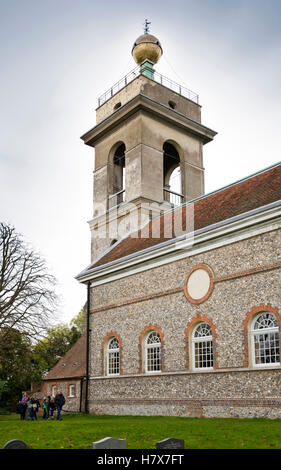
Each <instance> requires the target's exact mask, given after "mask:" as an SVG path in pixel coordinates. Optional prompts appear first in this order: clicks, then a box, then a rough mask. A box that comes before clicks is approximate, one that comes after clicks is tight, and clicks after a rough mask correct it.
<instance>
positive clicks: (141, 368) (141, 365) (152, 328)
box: [139, 323, 165, 374]
mask: <svg viewBox="0 0 281 470" xmlns="http://www.w3.org/2000/svg"><path fill="white" fill-rule="evenodd" d="M149 331H157V333H158V334H159V336H160V340H161V372H164V371H165V361H164V353H165V349H164V344H165V343H164V333H163V331H162V329H161V327H160V326H158V325H156V324H152V323H150V324H149V325H148V326H146V327H145V328H144V329H143V330H142V332H141V334H140V336H139V373H140V374H142V373H144V372H145V370H144V363H145V361H144V357H143V341H144V337H145V336H146V335H147V334H148V332H149Z"/></svg>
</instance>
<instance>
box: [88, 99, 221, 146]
mask: <svg viewBox="0 0 281 470" xmlns="http://www.w3.org/2000/svg"><path fill="white" fill-rule="evenodd" d="M137 112H146V113H148V114H150V115H153V116H155V117H156V118H158V119H159V118H160V119H162V120H164V121H166V122H169V124H172V125H174V126H176V127H180V128H181V129H184V130H185V131H186V133H187V134H192V135H195V136H196V137H197V138H198V139H199V140H201V141H202V142H203V144H206V143H207V142H210V141H211V140H213V138H214V137H215V135H216V134H217V133H216V132H215V131H213V130H212V129H210V128H208V127H206V126H203V125H202V124H200V123H199V122H196V121H194V120H192V119H190V118H188V117H187V116H185V115H184V114H182V113H179V112H178V111H175V110H173V109H171V108H169V107H168V106H165V105H163V104H161V103H158V102H157V101H155V100H153V99H151V98H149V97H147V96H145V95H142V94H139V95H137V96H135V97H134V98H132V99H131V100H129V101H128V102H127V103H125V104H124V105H123V106H122V108H120V110H119V111H118V112H115V113H112V114H110V115H109V116H108V117H106V118H105V119H104V120H103V121H101V122H99V123H98V124H97V125H96V126H95V127H93V128H92V129H90V130H89V131H88V132H86V133H85V134H83V135H82V136H81V139H82V140H83V141H84V143H85V144H86V145H90V146H92V147H94V144H95V143H96V142H97V140H99V139H100V138H102V137H104V136H105V135H106V134H107V133H109V132H111V131H112V129H114V128H115V127H116V126H118V125H119V124H121V123H124V120H125V119H127V118H128V117H130V116H132V115H134V114H136V113H137Z"/></svg>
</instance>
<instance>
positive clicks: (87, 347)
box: [84, 281, 91, 414]
mask: <svg viewBox="0 0 281 470" xmlns="http://www.w3.org/2000/svg"><path fill="white" fill-rule="evenodd" d="M90 293H91V282H90V281H89V282H88V284H87V331H86V335H87V336H86V390H85V410H84V413H85V414H87V413H88V390H89V339H90Z"/></svg>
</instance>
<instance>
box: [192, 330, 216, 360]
mask: <svg viewBox="0 0 281 470" xmlns="http://www.w3.org/2000/svg"><path fill="white" fill-rule="evenodd" d="M192 355H193V368H194V369H210V368H212V367H213V363H214V357H213V337H212V330H211V327H210V325H208V323H199V325H197V326H196V327H195V329H194V330H193V334H192Z"/></svg>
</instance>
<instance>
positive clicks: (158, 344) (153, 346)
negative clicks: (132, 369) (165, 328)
mask: <svg viewBox="0 0 281 470" xmlns="http://www.w3.org/2000/svg"><path fill="white" fill-rule="evenodd" d="M152 334H156V335H157V336H158V338H159V340H160V341H158V342H155V343H148V340H149V338H150V336H151V335H152ZM155 349H159V363H160V364H159V366H160V368H159V369H156V370H149V365H148V362H149V359H148V354H149V350H153V351H155ZM161 355H162V344H161V338H160V335H159V333H158V332H157V331H155V330H152V331H149V333H148V334H147V335H146V337H145V342H144V357H145V373H146V374H159V373H160V372H161V369H162V367H161Z"/></svg>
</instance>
